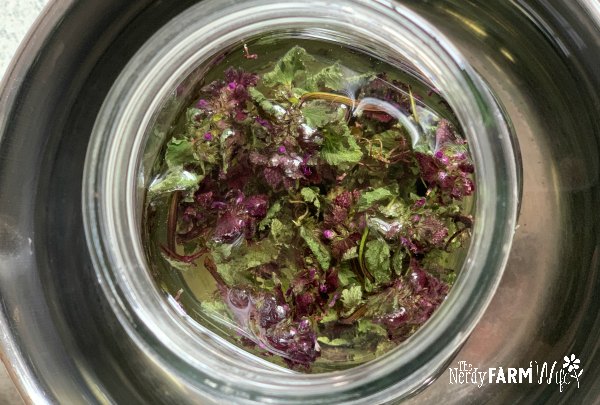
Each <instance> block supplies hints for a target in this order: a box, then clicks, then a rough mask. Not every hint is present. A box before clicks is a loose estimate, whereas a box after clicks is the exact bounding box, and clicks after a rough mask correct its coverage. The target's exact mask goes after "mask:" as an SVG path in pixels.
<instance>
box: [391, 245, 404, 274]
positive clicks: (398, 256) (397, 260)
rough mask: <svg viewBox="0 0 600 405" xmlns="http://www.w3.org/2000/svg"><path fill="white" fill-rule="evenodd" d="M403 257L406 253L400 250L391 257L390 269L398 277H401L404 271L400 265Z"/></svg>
mask: <svg viewBox="0 0 600 405" xmlns="http://www.w3.org/2000/svg"><path fill="white" fill-rule="evenodd" d="M405 255H406V253H405V252H404V251H403V250H402V249H398V250H396V253H394V255H393V256H392V268H393V269H394V273H396V275H398V276H400V275H402V272H403V270H404V268H403V266H402V264H403V260H404V256H405Z"/></svg>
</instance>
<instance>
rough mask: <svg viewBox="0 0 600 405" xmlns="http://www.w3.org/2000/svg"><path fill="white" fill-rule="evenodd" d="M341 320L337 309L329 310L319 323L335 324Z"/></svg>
mask: <svg viewBox="0 0 600 405" xmlns="http://www.w3.org/2000/svg"><path fill="white" fill-rule="evenodd" d="M338 319H339V316H338V313H337V311H336V310H335V309H331V308H330V309H329V310H328V311H327V312H326V313H325V315H323V318H322V319H321V320H320V321H319V322H320V323H328V322H334V321H337V320H338Z"/></svg>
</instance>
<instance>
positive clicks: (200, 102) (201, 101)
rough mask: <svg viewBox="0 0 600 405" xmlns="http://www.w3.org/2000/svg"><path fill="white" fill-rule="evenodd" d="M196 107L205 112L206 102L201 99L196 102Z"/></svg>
mask: <svg viewBox="0 0 600 405" xmlns="http://www.w3.org/2000/svg"><path fill="white" fill-rule="evenodd" d="M196 107H198V108H199V109H201V110H205V109H206V108H207V107H208V101H206V100H205V99H203V98H201V99H200V100H198V103H196Z"/></svg>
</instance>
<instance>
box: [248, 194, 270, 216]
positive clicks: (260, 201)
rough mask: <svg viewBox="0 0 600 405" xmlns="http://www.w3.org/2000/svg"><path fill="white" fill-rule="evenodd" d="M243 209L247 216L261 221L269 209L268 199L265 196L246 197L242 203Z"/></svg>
mask: <svg viewBox="0 0 600 405" xmlns="http://www.w3.org/2000/svg"><path fill="white" fill-rule="evenodd" d="M243 205H244V208H245V209H246V211H247V212H248V215H250V216H252V217H255V218H258V219H262V218H264V217H265V216H266V215H267V210H268V209H269V198H268V197H267V196H266V195H262V194H261V195H253V196H252V197H248V198H246V199H245V200H244V202H243Z"/></svg>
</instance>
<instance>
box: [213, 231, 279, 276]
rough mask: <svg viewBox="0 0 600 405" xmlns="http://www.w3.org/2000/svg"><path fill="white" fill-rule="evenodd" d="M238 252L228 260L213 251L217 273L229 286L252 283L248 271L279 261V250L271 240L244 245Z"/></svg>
mask: <svg viewBox="0 0 600 405" xmlns="http://www.w3.org/2000/svg"><path fill="white" fill-rule="evenodd" d="M238 249H239V251H236V254H235V255H231V256H229V257H228V258H227V257H223V256H221V255H220V254H215V251H214V250H213V259H214V261H215V265H216V266H217V271H218V272H219V274H220V275H221V277H223V280H224V281H225V283H226V284H227V285H235V284H239V283H241V282H250V281H256V280H249V279H248V277H246V276H247V275H248V272H247V270H248V269H251V268H254V267H257V266H262V265H263V264H268V263H271V262H273V261H275V260H277V256H279V249H278V248H277V247H276V246H275V245H273V243H271V241H269V240H265V241H262V242H259V243H254V244H252V245H242V246H240V247H239V248H238Z"/></svg>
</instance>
